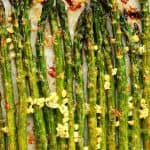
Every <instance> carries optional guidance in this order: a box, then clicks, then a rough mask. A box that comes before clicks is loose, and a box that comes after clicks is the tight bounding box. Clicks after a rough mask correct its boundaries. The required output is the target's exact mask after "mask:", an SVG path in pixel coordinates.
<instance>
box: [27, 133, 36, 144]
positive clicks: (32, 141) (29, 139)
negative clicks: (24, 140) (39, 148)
mask: <svg viewBox="0 0 150 150" xmlns="http://www.w3.org/2000/svg"><path fill="white" fill-rule="evenodd" d="M34 142H35V137H34V135H33V134H32V133H30V134H29V135H28V144H33V143H34Z"/></svg>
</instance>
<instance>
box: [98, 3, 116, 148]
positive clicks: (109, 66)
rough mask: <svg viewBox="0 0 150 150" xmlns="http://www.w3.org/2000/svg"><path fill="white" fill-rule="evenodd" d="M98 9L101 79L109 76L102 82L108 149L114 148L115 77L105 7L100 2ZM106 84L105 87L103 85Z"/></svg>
mask: <svg viewBox="0 0 150 150" xmlns="http://www.w3.org/2000/svg"><path fill="white" fill-rule="evenodd" d="M99 8H100V10H99V16H102V17H101V18H99V24H100V27H99V28H100V31H101V33H102V39H103V40H102V43H103V45H104V60H105V66H106V72H105V76H104V77H103V80H104V78H105V77H106V76H109V78H110V81H105V82H104V87H103V89H105V91H106V98H107V106H106V107H107V108H106V109H107V110H108V111H107V114H108V117H106V122H107V130H106V135H107V136H106V141H107V145H108V149H115V147H116V140H115V137H116V133H115V130H116V127H115V125H116V116H115V114H114V113H113V110H115V97H116V96H115V79H114V76H113V75H112V70H113V68H114V63H113V60H112V57H111V56H112V51H111V47H110V45H109V41H108V38H109V34H108V31H107V30H106V27H107V24H106V20H107V17H106V16H105V15H104V13H106V11H105V8H102V4H101V5H100V6H99ZM107 82H108V83H109V82H110V86H108V87H107V86H106V85H107V84H106V83H107ZM105 86H106V87H105Z"/></svg>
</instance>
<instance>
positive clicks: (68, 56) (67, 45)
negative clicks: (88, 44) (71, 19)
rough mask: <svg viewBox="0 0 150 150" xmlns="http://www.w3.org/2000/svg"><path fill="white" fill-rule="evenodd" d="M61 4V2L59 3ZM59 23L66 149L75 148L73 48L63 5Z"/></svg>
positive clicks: (73, 149) (72, 149)
mask: <svg viewBox="0 0 150 150" xmlns="http://www.w3.org/2000/svg"><path fill="white" fill-rule="evenodd" d="M60 4H61V3H60ZM59 10H60V14H59V16H60V23H61V26H62V29H63V30H64V31H65V32H64V35H63V44H64V53H65V56H64V57H65V89H67V94H68V95H67V96H68V99H69V102H68V109H69V139H68V149H71V150H75V142H74V99H73V64H72V63H73V49H72V43H71V37H70V34H69V29H68V26H67V15H66V11H65V7H64V5H61V7H60V9H59Z"/></svg>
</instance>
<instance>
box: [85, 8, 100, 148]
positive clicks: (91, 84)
mask: <svg viewBox="0 0 150 150" xmlns="http://www.w3.org/2000/svg"><path fill="white" fill-rule="evenodd" d="M84 13H85V14H84V15H85V16H84V19H85V24H86V26H85V38H86V44H87V49H86V58H87V66H88V72H87V76H88V79H87V80H88V81H87V84H88V104H89V109H90V110H89V113H88V118H87V119H88V142H89V143H88V147H89V149H93V150H95V149H96V147H95V145H96V144H97V142H96V140H97V137H96V127H97V121H96V111H95V106H96V100H97V98H96V79H97V68H96V62H95V61H96V60H95V51H94V49H93V46H94V37H93V28H92V27H93V24H92V19H93V18H92V17H93V16H92V11H91V8H89V7H86V8H85V12H84Z"/></svg>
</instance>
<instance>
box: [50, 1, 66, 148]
mask: <svg viewBox="0 0 150 150" xmlns="http://www.w3.org/2000/svg"><path fill="white" fill-rule="evenodd" d="M59 3H60V2H59V1H57V2H56V3H55V4H54V6H53V8H52V9H51V13H50V15H49V20H50V26H51V34H52V38H53V39H54V43H52V46H53V50H54V53H55V63H56V77H55V78H56V93H57V95H58V97H59V101H58V103H59V104H63V100H62V98H61V97H62V93H63V91H65V89H64V88H65V87H64V52H63V37H62V36H63V30H62V28H61V27H60V25H59V24H60V23H59V22H60V21H59V15H58V10H59V5H61V4H59ZM60 9H61V8H60ZM61 118H62V114H61V113H60V112H59V111H57V117H56V121H55V122H56V123H61V122H62V119H61ZM57 142H58V149H65V148H66V139H65V138H61V137H57Z"/></svg>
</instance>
